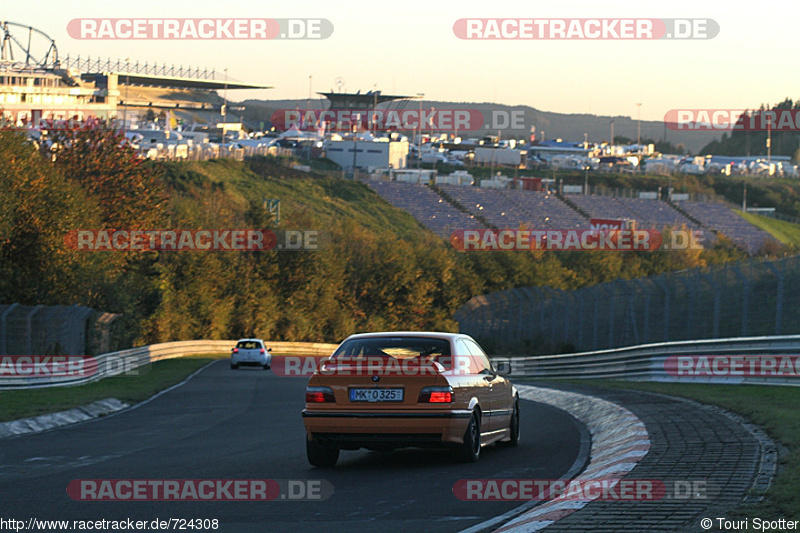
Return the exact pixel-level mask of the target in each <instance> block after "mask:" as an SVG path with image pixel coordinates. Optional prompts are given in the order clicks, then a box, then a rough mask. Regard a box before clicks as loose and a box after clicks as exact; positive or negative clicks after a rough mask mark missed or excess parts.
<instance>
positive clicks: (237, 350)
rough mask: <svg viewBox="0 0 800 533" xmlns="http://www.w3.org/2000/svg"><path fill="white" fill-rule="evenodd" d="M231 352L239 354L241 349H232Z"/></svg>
mask: <svg viewBox="0 0 800 533" xmlns="http://www.w3.org/2000/svg"><path fill="white" fill-rule="evenodd" d="M231 352H232V353H239V348H232V349H231Z"/></svg>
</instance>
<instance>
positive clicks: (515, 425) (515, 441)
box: [497, 400, 520, 447]
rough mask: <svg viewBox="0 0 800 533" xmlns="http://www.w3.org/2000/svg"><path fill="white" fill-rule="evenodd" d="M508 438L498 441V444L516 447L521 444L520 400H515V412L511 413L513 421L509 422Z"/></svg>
mask: <svg viewBox="0 0 800 533" xmlns="http://www.w3.org/2000/svg"><path fill="white" fill-rule="evenodd" d="M509 429H510V430H511V431H509V434H510V435H509V436H510V438H509V439H508V440H501V441H498V443H497V444H498V446H508V447H515V446H518V445H519V433H520V430H519V400H514V412H513V413H512V414H511V422H510V424H509Z"/></svg>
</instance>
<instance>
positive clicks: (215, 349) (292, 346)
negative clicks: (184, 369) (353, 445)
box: [0, 340, 337, 390]
mask: <svg viewBox="0 0 800 533" xmlns="http://www.w3.org/2000/svg"><path fill="white" fill-rule="evenodd" d="M265 344H266V345H267V347H269V348H271V349H272V352H273V353H275V354H287V355H330V354H332V353H333V351H334V350H335V349H336V346H337V345H336V344H325V343H315V342H265ZM235 345H236V341H235V340H229V341H179V342H165V343H162V344H151V345H149V346H142V347H140V348H130V349H128V350H120V351H118V352H112V353H106V354H102V355H97V356H93V357H87V358H86V364H85V366H84V368H86V371H85V372H76V373H75V374H76V375H72V376H47V375H41V374H40V375H36V376H33V375H30V376H26V375H9V374H12V373H13V372H10V371H7V372H2V370H3V368H4V367H3V364H4V362H3V361H0V390H12V389H35V388H42V387H56V386H63V385H81V384H84V383H91V382H92V381H98V380H100V379H103V378H107V377H111V376H116V375H119V374H123V373H126V372H131V371H135V370H136V369H140V368H142V367H144V366H146V365H149V364H150V363H152V362H155V361H162V360H164V359H172V358H175V357H186V356H191V355H200V354H213V353H229V352H230V349H231V348H232V347H233V346H235ZM3 357H19V356H0V359H2V358H3ZM37 357H46V356H37ZM8 364H10V363H6V365H8ZM30 366H31V365H28V367H30Z"/></svg>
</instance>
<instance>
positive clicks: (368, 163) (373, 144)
mask: <svg viewBox="0 0 800 533" xmlns="http://www.w3.org/2000/svg"><path fill="white" fill-rule="evenodd" d="M325 154H326V155H325V156H326V157H327V158H328V159H330V160H331V161H333V162H334V163H336V164H337V165H339V166H340V167H342V168H344V169H352V168H353V167H355V168H361V169H368V168H394V169H398V168H406V159H407V158H408V141H389V142H387V141H351V140H341V141H334V140H329V141H326V142H325Z"/></svg>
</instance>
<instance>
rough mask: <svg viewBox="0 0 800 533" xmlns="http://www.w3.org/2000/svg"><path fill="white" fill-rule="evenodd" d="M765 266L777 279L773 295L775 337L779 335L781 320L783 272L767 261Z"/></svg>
mask: <svg viewBox="0 0 800 533" xmlns="http://www.w3.org/2000/svg"><path fill="white" fill-rule="evenodd" d="M765 264H766V265H767V268H769V269H770V270H771V271H772V272H773V274H775V277H776V278H778V287H777V291H776V293H777V294H775V300H776V302H775V335H780V334H781V319H782V318H783V272H781V271H780V270H778V268H777V267H776V266H775V265H773V264H772V263H771V262H769V261H767V262H766V263H765Z"/></svg>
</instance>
